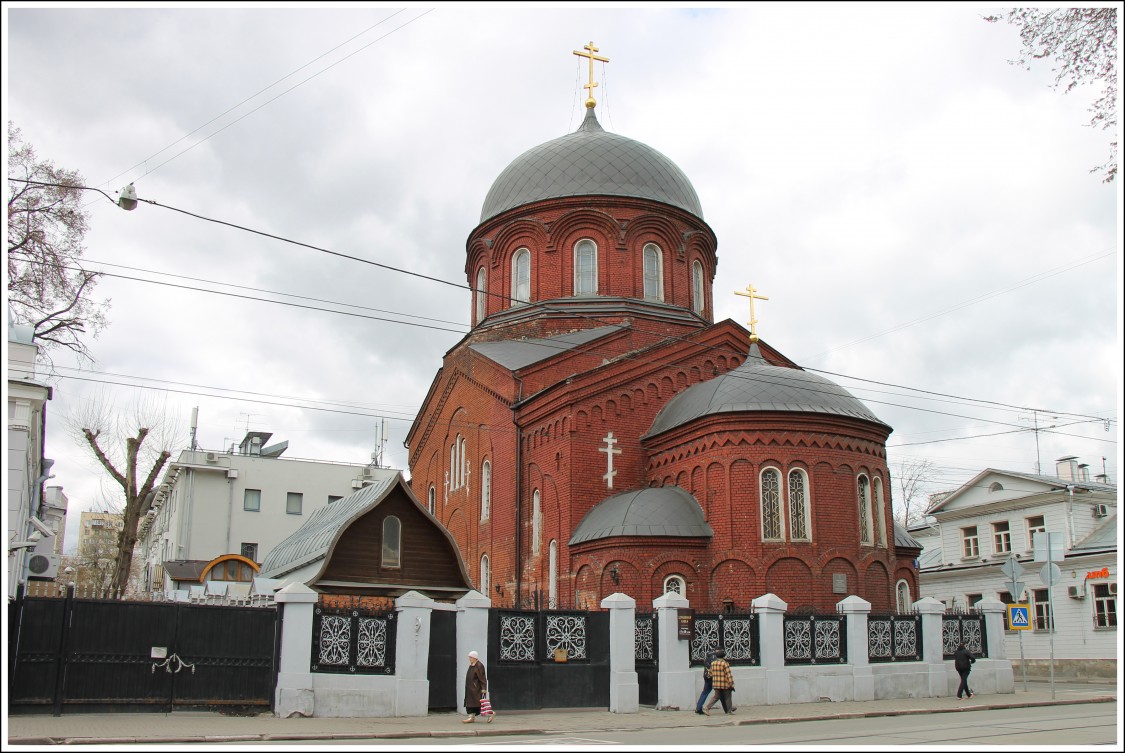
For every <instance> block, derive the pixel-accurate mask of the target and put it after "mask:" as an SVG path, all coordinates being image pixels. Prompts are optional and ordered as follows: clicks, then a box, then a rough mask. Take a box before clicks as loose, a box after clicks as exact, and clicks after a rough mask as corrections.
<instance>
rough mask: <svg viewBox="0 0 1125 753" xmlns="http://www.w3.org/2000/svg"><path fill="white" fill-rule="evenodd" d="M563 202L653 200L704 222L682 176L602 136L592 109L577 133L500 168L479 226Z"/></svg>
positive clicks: (624, 142)
mask: <svg viewBox="0 0 1125 753" xmlns="http://www.w3.org/2000/svg"><path fill="white" fill-rule="evenodd" d="M564 196H629V197H632V198H639V199H652V200H654V201H659V202H663V203H665V204H671V205H672V206H674V207H679V208H680V209H683V210H684V211H686V212H690V213H691V214H694V215H695V216H696V217H698V218H699V219H703V207H702V206H700V204H699V197H698V196H697V195H696V193H695V188H693V187H692V185H691V181H689V180H688V178H687V176H686V175H684V172H683V170H681V169H680V168H678V167H676V165H675V163H673V162H672V160H670V159H668V158H667V157H665V156H664V155H663V154H661V153H660V152H658V151H656V150H655V149H653V148H652V147H650V146H647V145H645V144H642V143H641V142H639V141H633V140H632V139H628V138H625V137H624V136H618V135H617V134H614V133H607V132H606V131H604V130H602V127H601V125H600V124H599V123H598V119H597V117H595V115H594V110H593V108H590V109H588V110H586V118H585V120H583V121H582V125H581V126H579V127H578V130H577V131H575V132H574V133H570V134H567V135H566V136H562V137H560V138H557V139H554V140H553V141H548V142H547V143H545V144H540V145H539V146H537V147H535V148H534V149H529V150H528V151H526V152H524V153H523V154H521V155H520V156H519V157H516V159H515V160H513V161H512V164H510V165H508V166H507V167H506V168H504V171H503V172H502V173H500V176H499V177H498V178H497V179H496V181H495V182H494V183H493V184H492V188H491V189H489V191H488V196H486V197H485V199H484V208H483V209H482V210H481V213H480V221H481V222H484V221H485V220H487V219H490V218H492V217H495V216H496V215H498V214H500V213H501V212H504V211H507V210H509V209H513V208H515V207H518V206H523V205H524V204H530V203H531V202H533V201H540V200H542V199H555V198H561V197H564Z"/></svg>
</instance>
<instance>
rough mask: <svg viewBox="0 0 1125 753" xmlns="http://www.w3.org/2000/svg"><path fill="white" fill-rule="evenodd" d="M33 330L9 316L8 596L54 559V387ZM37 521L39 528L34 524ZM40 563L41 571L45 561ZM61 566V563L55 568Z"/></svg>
mask: <svg viewBox="0 0 1125 753" xmlns="http://www.w3.org/2000/svg"><path fill="white" fill-rule="evenodd" d="M32 335H33V330H32V328H31V327H30V326H28V325H23V324H15V323H14V322H13V321H12V318H11V315H10V314H9V316H8V421H7V425H8V431H7V434H8V436H7V443H6V448H7V452H6V455H7V457H6V458H5V460H6V462H7V464H8V465H7V471H8V473H7V477H8V483H7V496H8V500H7V503H8V511H7V513H8V514H7V521H8V539H7V540H8V561H7V567H8V597H9V598H12V597H14V596H15V594H16V589H17V588H18V586H19V584H20V583H25V582H26V581H27V577H28V565H29V563H30V561H31V560H32V558H34V557H36V556H37V555H42V557H46V558H47V560H46V561H48V562H50V561H52V560H51V559H50V558H51V557H54V555H53V554H51V552H52V551H53V549H54V542H53V538H54V537H53V535H52V534H51V531H50V529H49V528H48V526H47V525H46V524H45V523H44V522H43V519H42V517H41V512H42V507H43V498H42V495H43V482H45V481H46V480H47V479H49V478H51V475H50V469H51V465H53V464H54V461H53V460H49V459H47V458H45V457H44V456H43V455H44V427H45V425H46V420H47V401H48V400H50V399H51V387H50V386H49V385H48V384H47V383H46V381H45V380H43V379H42V378H40V376H39V374H38V373H37V371H36V359H37V358H38V355H39V346H38V345H36V344H35V342H34V340H33V337H32ZM33 518H34V523H33V520H32V519H33ZM42 557H40V558H39V559H36V564H37V567H36V570H37V571H39V572H38V574H39V575H42V574H44V573H46V572H48V570H43V569H41V568H40V566H39V565H40V563H42V562H44V559H43V558H42ZM56 565H57V563H56Z"/></svg>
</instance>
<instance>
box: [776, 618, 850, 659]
mask: <svg viewBox="0 0 1125 753" xmlns="http://www.w3.org/2000/svg"><path fill="white" fill-rule="evenodd" d="M783 638H784V644H785V663H786V664H846V663H847V661H848V623H847V618H846V617H845V616H844V615H842V614H832V615H824V614H811V615H808V616H802V617H789V616H786V617H785V619H784V623H783Z"/></svg>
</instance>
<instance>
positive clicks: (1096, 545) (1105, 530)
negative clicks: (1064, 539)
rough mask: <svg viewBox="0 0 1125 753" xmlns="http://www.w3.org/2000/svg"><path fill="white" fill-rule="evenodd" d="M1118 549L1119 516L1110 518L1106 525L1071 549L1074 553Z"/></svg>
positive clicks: (1103, 524)
mask: <svg viewBox="0 0 1125 753" xmlns="http://www.w3.org/2000/svg"><path fill="white" fill-rule="evenodd" d="M1116 548H1117V515H1116V514H1114V515H1111V516H1109V519H1108V520H1106V522H1105V523H1102V525H1101V526H1100V527H1098V528H1097V529H1095V530H1094V532H1093V533H1091V534H1090V535H1089V536H1087V537H1086V538H1084V539H1082V540H1081V541H1079V542H1078V543H1077V544H1075V545H1074V546H1072V547H1071V548H1070V551H1072V552H1078V551H1086V550H1090V549H1116Z"/></svg>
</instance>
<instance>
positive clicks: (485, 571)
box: [480, 554, 492, 596]
mask: <svg viewBox="0 0 1125 753" xmlns="http://www.w3.org/2000/svg"><path fill="white" fill-rule="evenodd" d="M491 579H492V573H491V572H490V571H489V567H488V555H487V554H482V555H481V558H480V592H481V593H482V594H484V595H485V596H487V595H488V582H489V581H490V580H491Z"/></svg>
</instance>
